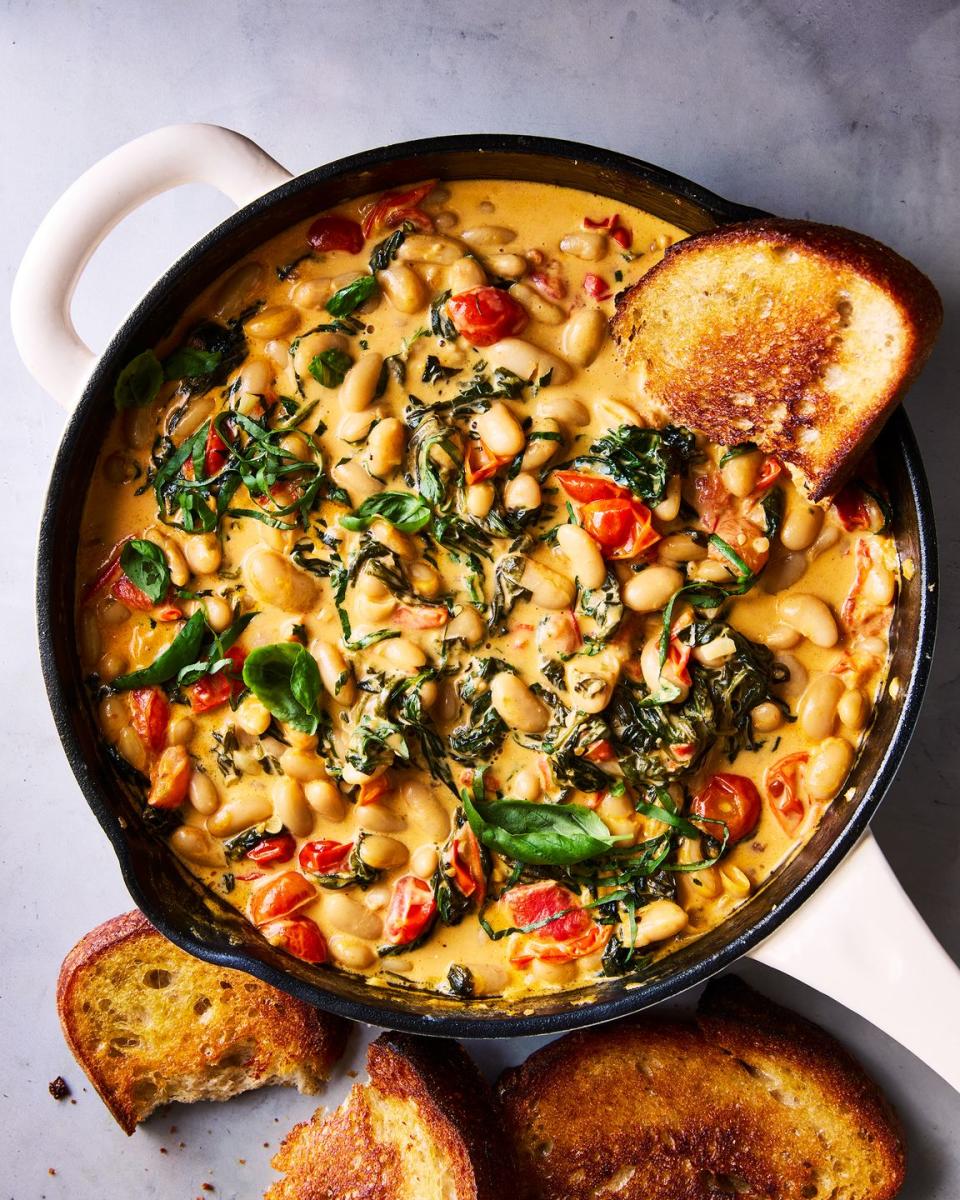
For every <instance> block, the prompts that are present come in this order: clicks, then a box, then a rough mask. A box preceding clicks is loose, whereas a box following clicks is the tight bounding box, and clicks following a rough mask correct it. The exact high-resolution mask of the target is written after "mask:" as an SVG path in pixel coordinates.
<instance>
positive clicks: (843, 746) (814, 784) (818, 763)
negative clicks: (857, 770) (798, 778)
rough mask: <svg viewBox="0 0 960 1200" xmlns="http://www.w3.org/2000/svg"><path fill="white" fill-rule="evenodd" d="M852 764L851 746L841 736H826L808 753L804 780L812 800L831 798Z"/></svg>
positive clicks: (838, 788)
mask: <svg viewBox="0 0 960 1200" xmlns="http://www.w3.org/2000/svg"><path fill="white" fill-rule="evenodd" d="M852 764H853V747H852V746H851V745H850V743H849V742H847V741H845V740H844V739H843V738H836V737H832V738H827V740H826V741H824V742H821V743H820V745H819V746H818V747H817V748H816V750H814V751H813V753H812V754H811V755H810V759H809V761H808V762H807V769H806V772H805V774H804V782H805V783H806V785H807V791H808V792H809V793H810V797H811V799H813V800H819V801H824V800H832V799H833V797H834V796H835V795H836V794H837V792H838V791H839V790H840V787H841V785H842V784H843V781H844V779H846V777H847V773H848V772H849V770H850V767H851V766H852Z"/></svg>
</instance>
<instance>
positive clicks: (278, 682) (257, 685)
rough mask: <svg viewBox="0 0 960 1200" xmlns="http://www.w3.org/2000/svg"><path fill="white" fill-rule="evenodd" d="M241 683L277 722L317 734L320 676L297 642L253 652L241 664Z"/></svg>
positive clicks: (276, 644) (281, 643) (280, 643)
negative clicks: (307, 660) (283, 722)
mask: <svg viewBox="0 0 960 1200" xmlns="http://www.w3.org/2000/svg"><path fill="white" fill-rule="evenodd" d="M306 659H310V663H312V664H313V667H312V670H311V667H310V665H309V664H308V663H307V662H306V661H305V660H306ZM243 682H244V683H245V684H246V685H247V687H248V688H249V689H250V690H251V692H253V694H254V695H255V696H256V697H257V699H258V700H259V701H260V702H261V703H262V704H264V705H265V706H266V707H267V708H268V709H269V710H270V711H271V712H272V713H273V715H274V716H275V717H277V718H278V719H279V720H281V721H286V722H287V723H288V724H290V725H293V726H294V728H296V729H302V730H303V731H304V732H305V733H316V731H317V726H318V725H319V723H320V714H319V711H318V709H317V700H318V698H319V694H320V673H319V670H318V669H317V664H316V663H315V662H314V661H313V656H312V655H311V654H310V653H309V651H308V650H306V649H305V647H303V646H301V645H300V644H299V643H298V642H274V643H273V644H272V645H269V646H259V647H258V648H257V649H256V650H253V651H252V652H251V653H250V654H248V655H247V660H246V662H245V663H244V664H243Z"/></svg>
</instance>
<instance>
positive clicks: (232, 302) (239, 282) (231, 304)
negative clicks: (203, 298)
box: [210, 261, 267, 320]
mask: <svg viewBox="0 0 960 1200" xmlns="http://www.w3.org/2000/svg"><path fill="white" fill-rule="evenodd" d="M266 276H267V269H266V267H265V266H264V265H263V263H259V262H255V261H254V262H245V263H243V264H241V266H239V267H237V268H236V270H235V271H232V272H231V273H230V274H229V275H228V276H227V278H226V279H225V280H224V281H223V282H222V283H221V284H220V285H219V286H218V287H217V290H216V291H215V292H214V293H213V296H212V297H211V299H210V310H211V315H212V316H214V317H216V318H217V319H218V320H220V319H222V318H223V317H235V316H236V315H237V314H238V313H240V312H242V311H243V309H244V308H246V306H247V304H249V302H250V301H251V300H252V299H253V298H254V295H255V294H256V292H257V290H258V289H259V288H261V287H262V286H263V284H264V283H265V281H266Z"/></svg>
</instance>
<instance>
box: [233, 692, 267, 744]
mask: <svg viewBox="0 0 960 1200" xmlns="http://www.w3.org/2000/svg"><path fill="white" fill-rule="evenodd" d="M271 720H272V717H271V714H270V709H269V708H267V706H266V705H265V704H264V703H262V701H260V700H258V699H257V697H256V696H247V697H246V698H245V699H244V700H243V701H242V702H241V704H240V706H239V707H238V709H237V724H238V725H239V726H240V728H241V729H242V730H243V732H244V733H249V734H250V736H251V737H259V736H260V735H261V734H262V733H266V732H267V730H268V729H269V728H270V721H271Z"/></svg>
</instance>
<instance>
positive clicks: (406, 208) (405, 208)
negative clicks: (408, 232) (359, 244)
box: [362, 179, 437, 237]
mask: <svg viewBox="0 0 960 1200" xmlns="http://www.w3.org/2000/svg"><path fill="white" fill-rule="evenodd" d="M436 182H437V181H436V180H435V179H430V180H428V181H427V182H426V183H421V184H418V185H417V187H414V188H408V189H407V190H406V191H400V192H384V193H383V195H382V196H380V197H379V198H378V199H377V200H376V201H375V202H374V203H373V204H372V205H371V206H370V208H369V209H368V210H367V212H366V213H364V216H363V222H362V228H363V236H364V237H369V236H370V234H371V233H375V232H376V231H377V230H378V229H396V227H397V226H398V225H402V224H403V223H404V221H410V222H411V223H412V224H414V225H416V227H417V228H418V229H422V230H424V232H426V233H429V232H430V231H431V230H432V229H433V221H431V219H430V217H429V216H427V214H426V213H425V212H423V211H422V209H420V208H419V204H420V202H421V200H425V199H426V198H427V196H429V195H430V193H431V192H432V191H433V189H434V187H435V186H436Z"/></svg>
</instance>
